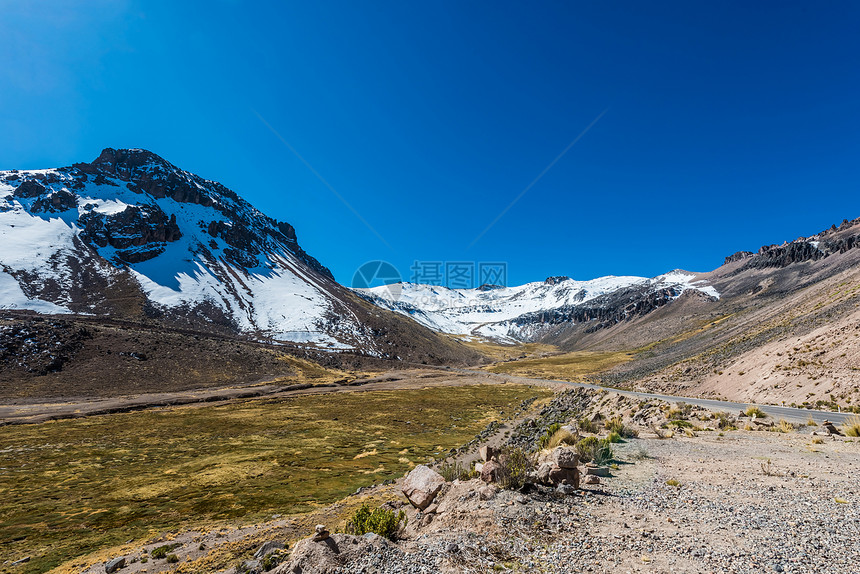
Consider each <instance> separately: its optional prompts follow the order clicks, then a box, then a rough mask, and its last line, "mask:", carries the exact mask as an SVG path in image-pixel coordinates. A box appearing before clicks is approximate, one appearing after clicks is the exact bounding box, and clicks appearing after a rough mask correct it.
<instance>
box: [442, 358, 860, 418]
mask: <svg viewBox="0 0 860 574" xmlns="http://www.w3.org/2000/svg"><path fill="white" fill-rule="evenodd" d="M450 370H453V371H461V372H466V373H468V372H470V373H474V374H478V373H483V374H486V373H487V371H477V370H473V369H453V368H452V369H450ZM493 375H494V376H496V377H502V378H506V379H508V380H510V381H512V382H519V383H528V382H530V381H531V382H536V383H560V384H563V385H570V386H572V387H582V388H585V389H603V390H609V391H612V392H616V393H618V394H621V395H626V396H628V397H636V398H640V399H659V400H662V401H669V402H680V401H683V402H685V403H689V404H691V405H697V406H701V407H706V408H709V409H713V410H719V411H726V412H730V413H738V412H740V411H742V410H746V408H747V407H748V406H749V405H750V403H733V402H731V401H718V400H715V399H700V398H696V397H679V396H674V395H658V394H654V393H641V392H638V391H626V390H621V389H614V388H610V387H602V386H600V385H592V384H590V383H571V382H570V381H557V380H554V379H535V378H531V377H520V376H514V375H501V374H496V373H493ZM756 406H757V407H759V408H760V409H761V410H763V411H764V412H765V413H767V414H768V415H770V416H771V417H773V418H774V419H776V420H779V419H785V420H786V421H788V422H791V423H805V422H807V421H808V420H809V419H810V418H811V419H812V420H814V421H815V422H816V423H821V422H823V421H825V420H828V421H830V422H832V423H835V424H842V423H844V422H845V421H846V420H847V419H848V418H849V417H851V416H854V415H852V413H837V412H833V411H815V410H809V409H796V408H792V407H781V406H776V405H760V404H756Z"/></svg>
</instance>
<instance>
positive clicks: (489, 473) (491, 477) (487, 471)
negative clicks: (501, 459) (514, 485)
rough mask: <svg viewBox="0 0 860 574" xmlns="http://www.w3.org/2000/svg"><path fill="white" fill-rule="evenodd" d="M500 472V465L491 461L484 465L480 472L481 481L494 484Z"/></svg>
mask: <svg viewBox="0 0 860 574" xmlns="http://www.w3.org/2000/svg"><path fill="white" fill-rule="evenodd" d="M501 470H502V465H501V464H499V463H498V462H496V461H494V460H491V461H489V462H487V463H486V464H485V465H484V468H483V469H482V470H481V480H483V481H484V482H488V483H489V482H496V481H497V480H498V478H499V473H500V472H501Z"/></svg>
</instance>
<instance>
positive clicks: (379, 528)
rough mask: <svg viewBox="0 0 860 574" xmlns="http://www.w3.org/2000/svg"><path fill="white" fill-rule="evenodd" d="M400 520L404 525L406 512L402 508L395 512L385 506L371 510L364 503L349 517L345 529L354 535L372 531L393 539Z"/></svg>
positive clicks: (398, 528)
mask: <svg viewBox="0 0 860 574" xmlns="http://www.w3.org/2000/svg"><path fill="white" fill-rule="evenodd" d="M401 522H403V526H406V513H405V512H403V511H402V510H400V511H398V512H397V513H396V514H395V512H394V511H393V510H389V509H387V508H377V509H376V510H371V509H370V506H368V505H367V503H365V504H362V505H361V507H360V508H359V509H358V510H356V511H355V514H353V515H352V518H350V519H349V522H347V525H346V529H347V532H349V533H350V534H354V535H356V536H361V535H362V534H367V533H368V532H373V533H376V534H378V535H380V536H383V537H385V538H388V539H389V540H394V538H395V537H396V536H397V532H398V531H399V530H400V523H401Z"/></svg>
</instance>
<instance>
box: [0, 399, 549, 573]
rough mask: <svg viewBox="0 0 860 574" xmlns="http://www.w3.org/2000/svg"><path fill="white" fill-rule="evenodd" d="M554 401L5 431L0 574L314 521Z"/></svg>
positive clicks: (165, 418) (190, 415)
mask: <svg viewBox="0 0 860 574" xmlns="http://www.w3.org/2000/svg"><path fill="white" fill-rule="evenodd" d="M549 395H551V391H550V390H549V389H546V388H542V387H532V386H525V385H513V384H504V385H468V386H462V387H445V388H438V387H437V388H418V389H414V390H397V391H374V392H357V393H343V394H331V395H308V396H300V397H290V398H281V399H268V400H252V401H244V402H235V403H230V404H226V405H219V406H202V407H200V406H198V407H184V408H169V409H158V410H152V411H142V412H133V413H123V414H116V415H105V416H99V417H91V418H85V419H76V420H65V421H56V422H49V423H44V424H40V425H22V426H12V427H4V428H3V432H2V435H0V548H2V550H0V554H2V556H0V570H2V571H4V572H5V571H7V570H6V569H7V568H8V564H7V565H2V564H3V562H6V561H11V560H18V559H20V558H23V557H26V556H29V557H31V559H30V561H29V562H27V563H25V564H22V565H21V566H17V567H15V572H26V573H35V572H45V571H47V570H49V569H51V568H53V567H55V566H57V565H59V564H61V563H63V562H66V561H68V560H70V559H72V558H74V557H77V556H82V555H85V554H88V553H90V552H92V551H94V550H96V549H99V548H103V547H107V546H115V545H118V544H122V543H124V542H127V541H129V540H132V539H144V538H147V537H151V536H153V535H155V534H158V533H160V532H164V531H167V530H173V531H175V530H177V529H186V528H190V527H195V526H205V525H206V524H212V523H215V522H218V523H221V524H223V523H229V522H230V521H234V522H240V521H241V522H248V521H253V520H259V519H264V518H269V517H271V516H272V515H274V514H289V513H296V512H305V511H310V510H312V509H315V508H318V507H320V506H321V505H325V504H328V503H331V502H334V501H336V500H339V499H341V498H343V497H344V496H346V495H348V494H349V493H351V492H353V491H355V490H356V489H357V488H358V487H361V486H367V485H370V484H373V483H379V482H382V481H384V480H386V479H392V478H395V477H398V476H401V475H402V474H403V473H404V472H405V471H406V470H408V469H409V468H411V467H412V466H414V465H415V464H417V463H422V462H426V461H427V460H428V459H430V458H434V457H442V456H444V455H445V454H447V452H448V450H449V449H451V448H453V447H457V446H459V445H461V444H463V443H465V442H468V441H469V440H470V439H471V438H472V437H474V435H475V434H476V433H478V432H479V431H481V430H482V429H483V428H485V427H486V426H487V424H489V423H490V422H492V421H495V420H499V419H503V418H506V417H509V416H511V415H512V414H513V413H514V412H515V411H516V410H517V409H518V407H519V406H520V404H521V403H522V401H524V400H526V399H529V398H532V397H548V396H549ZM10 571H11V570H10Z"/></svg>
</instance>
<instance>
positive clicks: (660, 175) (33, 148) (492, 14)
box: [0, 1, 860, 284]
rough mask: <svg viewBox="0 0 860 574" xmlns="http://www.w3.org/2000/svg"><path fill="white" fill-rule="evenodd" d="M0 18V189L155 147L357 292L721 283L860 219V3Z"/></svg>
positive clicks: (11, 11) (255, 9) (34, 6)
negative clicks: (461, 269) (280, 228)
mask: <svg viewBox="0 0 860 574" xmlns="http://www.w3.org/2000/svg"><path fill="white" fill-rule="evenodd" d="M0 8H2V11H3V12H2V13H3V36H4V41H3V45H2V47H0V79H2V87H1V88H0V133H2V136H3V137H2V138H0V169H10V168H41V167H55V166H61V165H68V164H71V163H73V162H75V161H90V160H92V159H93V158H95V157H96V156H97V155H98V153H99V151H100V150H101V149H102V148H103V147H143V148H147V149H150V150H152V151H154V152H156V153H158V154H160V155H162V156H163V157H165V158H166V159H168V160H169V161H171V162H173V163H175V164H177V165H178V166H180V167H182V168H184V169H188V170H190V171H194V172H196V173H198V174H200V175H202V176H204V177H207V178H209V179H215V180H218V181H220V182H222V183H224V184H225V185H227V186H228V187H230V188H232V189H234V190H235V191H237V192H238V193H239V194H240V195H242V196H244V197H245V198H246V199H248V200H249V201H250V202H251V203H253V204H254V205H256V206H257V207H259V208H260V209H261V210H263V211H264V212H265V213H267V214H269V215H271V216H272V217H275V218H277V219H281V220H285V221H288V222H290V223H292V224H293V225H294V226H295V227H296V229H297V232H298V235H299V241H300V243H301V244H302V245H303V246H304V248H305V249H306V250H307V251H309V252H310V253H311V254H313V255H314V256H316V257H317V258H319V259H320V260H321V261H322V262H323V263H324V264H325V265H327V266H329V267H330V268H331V269H332V271H333V272H334V274H335V276H336V277H337V278H338V279H339V280H340V281H341V282H346V283H348V282H349V281H350V280H351V278H352V274H353V272H354V270H355V269H356V268H357V267H358V266H359V265H361V264H362V263H363V262H365V261H368V260H371V259H384V260H388V261H391V262H392V263H393V264H394V265H395V266H396V267H397V268H399V269H400V270H401V272H402V273H403V274H404V276H408V275H409V274H410V272H409V267H410V265H411V264H412V262H413V261H414V260H416V259H418V260H430V261H433V260H439V261H451V260H466V261H479V262H480V261H499V260H501V261H507V262H508V275H509V277H508V280H509V283H512V284H513V283H524V282H527V281H534V280H541V279H543V278H544V277H546V276H548V275H559V274H565V275H570V276H573V277H575V278H578V279H588V278H592V277H595V276H600V275H607V274H615V275H621V274H636V275H646V276H653V275H657V274H659V273H662V272H665V271H668V270H670V269H673V268H684V269H689V270H710V269H713V268H715V267H717V266H719V265H720V264H721V263H722V259H723V257H724V256H725V255H728V254H730V253H732V252H734V251H737V250H740V249H756V248H757V247H758V246H759V245H761V244H764V243H776V242H782V241H783V240H786V239H793V238H795V237H797V236H799V235H808V234H812V233H814V232H816V231H819V230H821V229H824V228H826V227H828V226H829V225H830V224H832V223H834V222H835V223H838V222H840V221H841V220H842V219H843V218H855V217H858V216H860V201H858V198H860V194H858V191H859V190H858V183H860V34H858V32H857V31H858V30H860V4H858V3H852V2H824V3H811V2H808V3H797V4H795V3H791V2H756V3H750V2H707V3H705V2H686V1H684V2H647V3H646V2H624V3H621V2H562V1H547V2H528V3H524V2H516V3H515V2H448V3H446V2H424V3H416V2H400V1H396V2H395V1H392V2H385V3H379V2H354V1H345V2H329V1H321V2H269V3H253V5H252V3H250V2H248V3H246V2H239V1H236V2H218V1H207V2H199V3H195V2H121V1H120V2H118V1H111V2H103V3H100V2H81V3H80V6H77V7H76V6H75V3H72V2H56V3H50V2H33V3H23V2H0ZM604 111H605V112H606V113H605V115H603V116H602V117H601V119H600V120H599V121H598V122H597V123H596V124H594V126H593V127H592V128H591V129H590V131H588V133H586V134H585V135H584V136H583V137H582V138H581V139H580V140H579V141H578V143H576V145H574V146H573V147H572V148H571V149H570V151H569V152H568V153H567V154H566V155H564V156H563V157H562V158H561V159H560V160H559V161H558V162H557V163H556V164H555V165H554V166H553V167H552V169H550V170H549V171H548V172H547V173H546V175H545V176H544V177H543V178H542V179H540V181H538V182H537V183H536V184H535V185H534V186H533V187H532V188H531V189H530V190H529V191H528V192H527V193H525V194H524V195H523V196H522V198H521V199H520V200H519V201H518V202H517V203H516V204H515V205H513V207H511V208H510V210H508V211H507V212H506V213H505V214H504V216H503V217H501V218H500V219H499V220H498V221H497V222H496V223H495V225H493V226H492V228H491V229H490V230H489V231H487V233H486V234H485V235H483V236H482V237H481V238H480V239H479V240H478V241H477V242H475V243H474V244H473V245H472V243H473V241H474V240H475V238H476V237H477V236H478V235H479V234H480V233H481V232H482V231H483V230H484V229H485V228H486V227H487V226H488V225H489V224H490V223H491V222H492V221H493V220H495V219H496V218H497V216H498V215H499V214H500V213H501V212H502V211H503V210H504V209H505V208H506V207H507V206H509V204H510V203H511V202H512V201H513V200H514V199H515V198H516V197H517V196H518V195H520V193H521V192H522V191H523V190H524V189H525V188H526V187H527V186H528V185H529V184H530V183H531V182H532V181H533V180H534V179H535V178H536V177H537V176H538V175H539V174H540V173H541V172H542V171H543V170H544V169H545V168H546V167H547V166H548V165H549V164H550V163H551V162H552V161H553V159H555V158H556V157H557V156H558V155H559V153H561V152H562V150H564V149H565V148H566V147H567V146H568V145H569V144H570V143H571V142H572V141H573V140H574V139H575V138H576V137H577V136H578V135H579V134H580V133H581V132H582V131H583V130H584V129H585V128H586V127H587V126H588V125H589V124H591V123H592V122H593V120H594V119H595V118H596V117H598V116H599V115H600V114H601V113H602V112H604ZM257 113H259V115H260V116H262V117H263V118H265V121H266V122H268V123H269V124H270V125H271V126H272V127H273V128H274V129H275V130H276V131H277V132H278V133H279V134H280V135H281V137H282V138H283V139H284V140H286V141H287V142H289V144H290V145H291V146H293V147H294V148H295V150H297V151H298V152H299V153H300V154H301V155H302V156H303V157H304V158H305V159H306V160H307V162H308V163H309V164H310V165H311V166H313V168H314V169H315V170H316V171H317V172H318V173H319V174H321V175H322V177H323V178H325V179H326V180H327V181H328V182H329V184H330V185H331V186H332V187H333V188H334V189H335V190H336V191H337V193H338V194H340V195H341V196H342V197H343V198H344V199H345V200H346V201H347V202H348V203H349V204H350V205H352V206H353V208H354V209H355V211H356V212H358V213H359V214H360V215H361V217H362V218H364V220H365V221H366V222H367V223H368V224H369V226H370V227H372V228H373V230H375V233H374V231H371V229H369V228H368V226H367V225H365V223H363V222H362V220H361V219H360V218H359V217H357V216H356V215H355V214H354V213H353V211H351V210H350V209H349V208H347V207H346V206H345V205H344V203H343V202H342V201H341V200H340V199H338V197H337V196H336V195H335V194H334V193H333V192H332V191H330V190H329V189H328V188H327V187H326V186H325V185H324V184H323V183H321V182H320V180H319V179H317V177H316V176H315V175H314V174H313V173H312V172H311V170H310V169H308V167H306V166H305V164H303V163H302V162H301V161H300V160H299V159H298V158H297V157H296V156H295V155H294V154H293V153H292V152H291V151H290V150H289V149H288V148H287V147H286V146H285V145H284V144H283V143H282V142H281V140H280V139H278V137H276V136H275V134H273V133H272V131H270V130H269V128H267V127H266V125H265V124H264V123H263V122H262V121H261V120H260V118H259V117H258V116H257ZM376 233H378V234H379V235H380V236H381V237H382V238H384V242H383V241H382V240H380V238H379V237H377V235H376ZM470 245H471V247H470ZM406 278H408V277H406Z"/></svg>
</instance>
